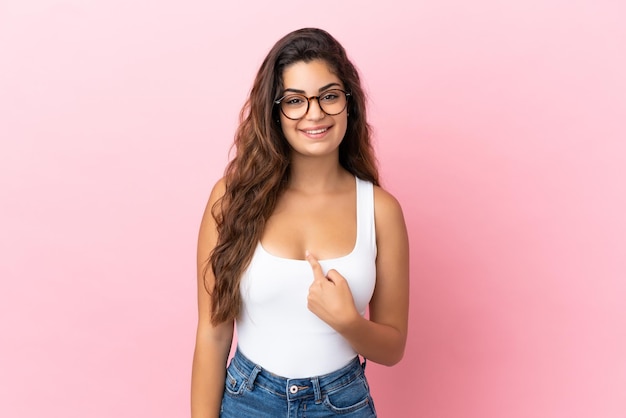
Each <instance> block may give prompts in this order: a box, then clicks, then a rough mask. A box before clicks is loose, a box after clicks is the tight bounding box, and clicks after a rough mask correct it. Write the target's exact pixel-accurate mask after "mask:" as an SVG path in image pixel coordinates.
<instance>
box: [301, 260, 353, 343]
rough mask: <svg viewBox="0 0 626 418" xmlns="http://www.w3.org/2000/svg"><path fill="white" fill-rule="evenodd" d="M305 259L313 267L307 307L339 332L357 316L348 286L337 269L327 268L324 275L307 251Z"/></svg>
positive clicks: (317, 262) (320, 267)
mask: <svg viewBox="0 0 626 418" xmlns="http://www.w3.org/2000/svg"><path fill="white" fill-rule="evenodd" d="M306 259H307V261H308V262H309V264H311V268H312V269H313V283H311V286H310V287H309V296H308V305H307V307H308V308H309V310H310V311H311V312H313V313H314V314H315V315H317V316H318V317H319V318H320V319H321V320H322V321H324V322H326V323H327V324H328V325H330V326H331V327H333V328H334V329H335V330H336V331H337V332H341V331H342V330H343V329H345V328H346V327H348V326H349V325H350V324H351V323H352V322H353V321H354V320H355V319H357V318H358V317H359V313H358V311H357V309H356V306H355V305H354V299H353V298H352V292H351V291H350V286H349V285H348V282H347V281H346V279H345V278H344V277H343V276H342V275H341V274H339V273H338V272H337V270H334V269H332V270H329V271H328V274H326V275H324V271H323V270H322V266H321V265H320V263H319V261H317V259H316V258H315V257H314V256H313V255H311V253H309V252H308V251H307V253H306Z"/></svg>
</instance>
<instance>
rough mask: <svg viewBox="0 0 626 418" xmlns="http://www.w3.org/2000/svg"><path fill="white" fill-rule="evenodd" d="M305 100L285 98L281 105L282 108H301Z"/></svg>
mask: <svg viewBox="0 0 626 418" xmlns="http://www.w3.org/2000/svg"><path fill="white" fill-rule="evenodd" d="M305 101H306V99H305V98H304V97H302V96H287V97H285V98H284V99H283V101H282V103H283V105H284V106H289V107H296V106H301V105H302V104H303V103H304V102H305Z"/></svg>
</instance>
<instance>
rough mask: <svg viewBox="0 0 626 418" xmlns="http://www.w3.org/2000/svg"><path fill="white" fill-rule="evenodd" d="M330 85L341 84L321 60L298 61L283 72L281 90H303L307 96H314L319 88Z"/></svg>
mask: <svg viewBox="0 0 626 418" xmlns="http://www.w3.org/2000/svg"><path fill="white" fill-rule="evenodd" d="M331 83H338V84H339V85H340V86H343V83H342V82H341V80H340V79H339V77H337V76H336V75H335V73H334V72H332V71H331V67H330V66H329V65H328V64H327V63H326V62H325V61H322V60H313V61H309V62H304V61H298V62H296V63H293V64H291V65H290V66H288V67H287V68H285V70H284V71H283V88H285V89H297V90H303V91H305V92H306V93H308V94H315V93H317V92H318V91H319V88H320V87H323V86H326V85H328V84H331Z"/></svg>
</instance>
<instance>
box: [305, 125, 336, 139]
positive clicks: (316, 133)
mask: <svg viewBox="0 0 626 418" xmlns="http://www.w3.org/2000/svg"><path fill="white" fill-rule="evenodd" d="M330 128H331V126H323V127H313V128H308V129H300V131H301V132H302V133H304V134H305V135H306V136H308V137H309V138H321V137H323V136H324V135H325V134H326V133H327V132H328V131H329V130H330Z"/></svg>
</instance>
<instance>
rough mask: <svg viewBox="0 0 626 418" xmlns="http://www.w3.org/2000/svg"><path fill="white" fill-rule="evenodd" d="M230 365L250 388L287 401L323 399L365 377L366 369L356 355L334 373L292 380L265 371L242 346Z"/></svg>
mask: <svg viewBox="0 0 626 418" xmlns="http://www.w3.org/2000/svg"><path fill="white" fill-rule="evenodd" d="M231 365H232V366H233V367H235V368H236V369H237V370H238V371H239V372H240V373H241V374H242V375H244V376H246V377H247V382H246V385H247V387H248V389H249V390H253V388H254V386H255V385H258V386H261V387H263V388H265V389H266V390H268V391H270V392H272V393H274V394H276V395H278V396H281V397H285V398H286V399H288V400H294V399H302V398H307V397H314V398H315V401H316V402H319V401H321V399H322V396H323V395H324V394H326V393H330V392H333V391H335V390H338V389H340V388H342V387H343V386H345V385H347V384H349V383H350V382H352V381H353V380H355V379H357V378H359V377H360V376H362V375H363V370H364V369H365V362H363V364H361V362H360V360H359V357H358V356H357V357H355V358H354V359H353V360H351V361H350V362H349V363H348V364H347V365H345V366H344V367H342V368H341V369H338V370H335V371H334V372H331V373H328V374H325V375H322V376H313V377H306V378H298V379H290V378H286V377H282V376H278V375H275V374H273V373H271V372H269V371H267V370H264V369H263V368H262V367H261V366H259V365H258V364H255V363H254V362H252V361H251V360H250V359H248V358H247V357H246V356H244V355H243V354H242V353H241V351H239V349H237V351H236V352H235V356H234V357H233V359H232V361H231Z"/></svg>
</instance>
